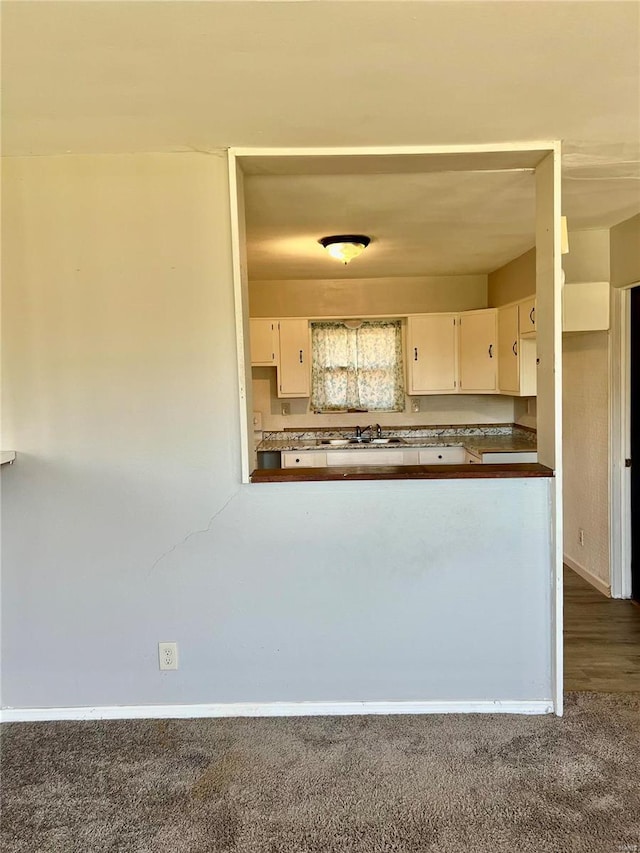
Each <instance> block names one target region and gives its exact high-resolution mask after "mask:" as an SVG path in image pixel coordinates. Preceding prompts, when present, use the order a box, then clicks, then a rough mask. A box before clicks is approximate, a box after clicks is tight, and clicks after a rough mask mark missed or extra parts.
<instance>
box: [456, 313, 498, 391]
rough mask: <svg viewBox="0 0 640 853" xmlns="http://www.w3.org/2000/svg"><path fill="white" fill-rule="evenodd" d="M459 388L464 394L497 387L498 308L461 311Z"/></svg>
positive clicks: (491, 389)
mask: <svg viewBox="0 0 640 853" xmlns="http://www.w3.org/2000/svg"><path fill="white" fill-rule="evenodd" d="M458 335H459V344H460V346H459V362H458V363H459V386H458V387H459V389H460V391H461V392H462V393H463V394H464V393H467V394H470V393H473V394H495V393H496V392H497V390H498V367H497V365H498V312H497V309H495V308H484V309H482V310H479V311H465V312H464V313H462V314H460V327H459V331H458Z"/></svg>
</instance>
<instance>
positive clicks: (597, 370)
mask: <svg viewBox="0 0 640 853" xmlns="http://www.w3.org/2000/svg"><path fill="white" fill-rule="evenodd" d="M563 373H564V382H563V389H564V391H563V452H564V553H565V556H566V557H568V558H569V559H570V560H572V561H573V562H574V563H576V564H577V565H578V566H579V567H580V568H581V569H582V570H584V571H586V572H587V573H589V574H591V575H593V576H594V577H595V578H596V579H597V580H599V581H601V582H602V584H604V585H605V587H607V588H608V587H609V586H610V569H609V333H608V332H587V333H581V334H565V335H564V336H563ZM580 528H582V529H583V530H584V545H583V546H581V545H579V544H578V531H579V529H580Z"/></svg>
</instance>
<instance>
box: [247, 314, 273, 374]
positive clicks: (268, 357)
mask: <svg viewBox="0 0 640 853" xmlns="http://www.w3.org/2000/svg"><path fill="white" fill-rule="evenodd" d="M249 335H250V338H251V366H252V367H270V366H271V365H274V364H277V363H278V358H277V356H278V321H277V320H249Z"/></svg>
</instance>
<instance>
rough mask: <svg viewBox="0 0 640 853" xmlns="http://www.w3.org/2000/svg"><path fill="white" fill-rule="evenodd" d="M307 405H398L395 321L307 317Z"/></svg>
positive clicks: (377, 408)
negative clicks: (327, 320)
mask: <svg viewBox="0 0 640 853" xmlns="http://www.w3.org/2000/svg"><path fill="white" fill-rule="evenodd" d="M311 407H312V409H313V410H314V411H320V412H335V411H346V410H348V409H358V410H363V411H370V412H402V411H404V407H405V402H404V382H403V369H402V326H401V323H400V321H399V320H381V321H376V320H371V321H364V322H359V321H356V323H351V322H350V321H348V320H347V321H344V322H332V323H312V324H311Z"/></svg>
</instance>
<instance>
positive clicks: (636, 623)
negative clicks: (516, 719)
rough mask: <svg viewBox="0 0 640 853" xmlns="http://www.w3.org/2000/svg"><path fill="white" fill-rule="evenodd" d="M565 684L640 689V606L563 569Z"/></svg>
mask: <svg viewBox="0 0 640 853" xmlns="http://www.w3.org/2000/svg"><path fill="white" fill-rule="evenodd" d="M564 689H565V690H588V691H593V692H595V693H633V692H637V691H638V692H640V607H638V606H637V605H636V604H634V603H632V602H631V601H624V600H621V599H615V598H606V597H605V596H604V595H602V593H600V592H598V591H597V590H596V589H594V588H593V587H592V586H591V585H590V584H588V583H587V582H586V581H585V580H583V579H582V578H581V577H580V576H579V575H577V574H576V573H575V572H573V571H572V570H571V569H568V568H567V567H566V566H565V569H564Z"/></svg>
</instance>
